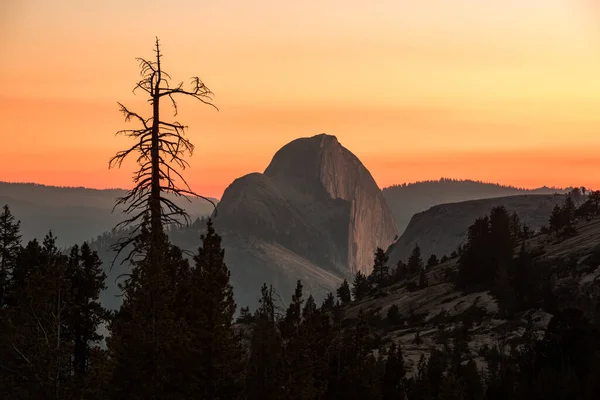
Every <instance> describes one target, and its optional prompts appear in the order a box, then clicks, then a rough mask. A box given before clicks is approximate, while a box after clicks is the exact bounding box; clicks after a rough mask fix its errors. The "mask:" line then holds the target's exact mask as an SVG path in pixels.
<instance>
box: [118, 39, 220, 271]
mask: <svg viewBox="0 0 600 400" xmlns="http://www.w3.org/2000/svg"><path fill="white" fill-rule="evenodd" d="M154 52H155V60H153V61H149V60H146V59H143V58H137V59H136V60H137V61H138V63H139V67H140V76H141V79H140V80H139V81H138V82H137V83H136V85H135V87H134V88H133V92H134V93H135V92H136V90H138V89H141V90H143V91H144V92H145V93H146V94H148V95H149V98H148V101H149V103H150V104H151V105H152V109H153V112H152V116H151V117H149V118H144V117H142V116H141V115H140V114H138V113H136V112H133V111H131V110H129V109H128V108H127V107H126V106H124V105H123V104H121V103H118V105H119V108H120V111H121V112H122V113H123V114H124V115H125V121H126V122H132V121H135V122H137V123H139V124H140V125H142V126H143V128H140V129H125V130H121V131H118V132H117V134H118V135H124V136H127V137H132V138H134V139H135V140H136V143H135V144H134V145H132V146H131V147H129V148H128V149H126V150H122V151H119V152H117V153H116V154H115V156H113V157H112V158H111V159H110V160H109V168H114V167H119V168H120V167H121V166H122V164H123V161H125V159H127V158H128V157H129V156H130V155H131V154H133V153H136V154H137V159H136V164H137V165H138V166H139V169H138V170H137V171H136V172H135V173H134V175H133V182H134V184H135V187H134V188H133V189H131V190H130V191H128V192H127V194H126V195H125V196H123V197H120V198H118V199H117V201H116V203H115V206H114V207H113V211H114V210H115V209H116V207H117V206H119V205H124V206H125V208H124V210H123V211H122V212H123V213H124V214H125V215H129V218H128V219H126V220H125V221H122V222H121V223H119V224H118V225H117V227H116V228H117V229H122V228H125V227H128V226H133V227H134V229H132V230H130V231H129V232H128V234H127V236H126V237H125V238H122V240H119V242H118V243H117V244H116V245H115V246H114V249H115V250H117V255H116V256H115V260H116V258H117V257H118V255H119V253H120V252H121V251H122V250H124V249H125V248H127V247H129V246H133V249H132V250H131V252H130V253H129V254H128V255H127V257H126V259H125V260H124V261H127V260H131V259H132V257H135V256H136V255H137V254H138V253H140V252H143V251H144V250H143V248H146V247H144V246H142V245H141V244H140V243H139V240H138V239H140V238H141V237H142V236H141V235H142V232H141V230H140V226H141V225H142V224H145V223H148V224H149V228H150V229H149V230H148V232H150V237H151V238H152V239H151V241H152V243H154V242H153V241H154V240H155V239H156V238H158V237H159V236H160V233H161V231H163V228H162V226H163V225H170V224H181V221H180V220H179V219H181V218H182V219H183V220H184V221H186V222H187V221H188V220H189V215H188V214H187V212H186V211H185V210H184V209H183V208H181V207H180V206H178V205H177V204H175V203H174V202H173V201H172V200H170V199H167V198H166V197H165V195H166V194H173V195H175V196H177V197H184V198H186V199H187V200H188V201H190V200H189V199H188V198H187V196H194V197H198V198H202V199H204V200H207V201H209V202H210V203H211V204H212V205H213V207H215V208H216V205H215V203H214V202H213V201H212V200H210V199H208V198H207V197H204V196H200V195H198V194H196V193H194V192H193V191H192V190H191V188H190V187H189V185H188V183H187V182H186V180H185V179H184V177H183V176H182V174H181V173H180V171H179V170H184V169H185V168H187V167H188V166H189V163H188V162H187V161H186V160H185V159H184V156H185V155H186V154H188V155H190V156H191V155H192V153H193V151H194V146H193V144H192V143H191V142H190V141H189V140H188V139H186V138H185V137H184V136H183V135H184V133H185V131H186V129H187V128H188V127H187V126H185V125H183V124H181V123H180V122H178V121H174V122H170V121H164V120H161V119H160V107H159V103H160V99H161V98H162V97H164V96H168V97H169V100H170V101H171V104H172V106H173V109H174V114H175V115H177V112H178V109H177V102H176V101H175V95H184V96H190V97H193V98H195V99H197V100H200V101H201V102H202V103H204V104H207V105H210V106H211V107H213V108H215V109H216V110H218V108H217V107H216V106H215V105H214V104H213V103H212V99H213V96H214V94H213V92H212V91H211V90H210V89H209V88H208V87H207V86H206V85H205V84H204V82H202V81H201V80H200V78H198V77H193V78H192V80H191V83H192V85H191V88H189V89H184V87H183V82H180V83H178V84H177V85H175V86H171V85H170V80H171V76H170V75H169V74H168V73H167V72H165V71H164V70H163V69H162V65H161V57H162V54H161V52H160V46H159V41H158V38H157V39H156V44H155V49H154ZM178 169H179V170H178ZM178 183H179V184H182V185H183V186H184V187H183V188H180V187H179V186H178ZM145 216H148V217H149V218H147V219H146V218H145ZM178 218H179V219H178ZM142 247H143V248H142ZM154 247H157V246H150V248H154ZM113 265H114V260H113Z"/></svg>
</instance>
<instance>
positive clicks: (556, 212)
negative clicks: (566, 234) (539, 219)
mask: <svg viewBox="0 0 600 400" xmlns="http://www.w3.org/2000/svg"><path fill="white" fill-rule="evenodd" d="M549 226H550V229H551V230H553V231H554V232H555V233H556V234H557V235H558V234H559V233H560V230H561V229H562V228H563V227H564V223H563V212H562V209H561V208H560V206H559V205H558V204H557V205H555V206H554V208H553V209H552V214H550V221H549Z"/></svg>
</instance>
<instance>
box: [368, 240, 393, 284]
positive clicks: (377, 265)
mask: <svg viewBox="0 0 600 400" xmlns="http://www.w3.org/2000/svg"><path fill="white" fill-rule="evenodd" d="M388 260H389V257H388V256H387V254H385V251H383V249H382V248H381V247H377V250H375V260H374V261H373V272H372V273H371V276H372V277H373V280H374V281H375V283H376V284H377V286H378V287H380V288H382V287H385V286H387V284H388V283H389V268H388V266H387V262H388Z"/></svg>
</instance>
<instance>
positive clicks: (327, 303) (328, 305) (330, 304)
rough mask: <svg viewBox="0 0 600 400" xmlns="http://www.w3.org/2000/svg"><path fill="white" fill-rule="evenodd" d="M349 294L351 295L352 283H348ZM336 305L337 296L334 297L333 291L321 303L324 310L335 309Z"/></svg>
mask: <svg viewBox="0 0 600 400" xmlns="http://www.w3.org/2000/svg"><path fill="white" fill-rule="evenodd" d="M344 281H345V279H344ZM346 285H348V282H347V281H346ZM338 290H339V289H338ZM348 296H350V285H348ZM334 307H335V297H333V293H331V292H330V293H328V294H327V296H325V300H323V304H321V310H322V311H333V308H334Z"/></svg>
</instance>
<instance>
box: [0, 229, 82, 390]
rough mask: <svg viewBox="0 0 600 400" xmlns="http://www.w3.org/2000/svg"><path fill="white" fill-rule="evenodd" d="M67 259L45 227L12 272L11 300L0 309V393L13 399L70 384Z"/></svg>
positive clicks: (64, 387) (70, 341)
mask: <svg viewBox="0 0 600 400" xmlns="http://www.w3.org/2000/svg"><path fill="white" fill-rule="evenodd" d="M66 271H67V260H66V257H65V256H64V255H62V254H61V253H60V252H59V251H58V249H57V247H56V244H55V238H54V236H53V235H52V233H51V232H50V233H49V234H48V235H47V236H46V237H45V239H44V241H43V244H42V245H41V246H40V244H39V243H38V242H37V241H35V240H34V241H31V242H29V243H28V244H27V246H26V247H25V249H24V250H23V251H22V252H20V254H19V257H18V260H17V262H16V265H15V271H14V278H15V279H14V283H15V284H14V288H13V294H14V297H13V301H14V303H12V304H11V305H10V307H9V308H8V309H7V310H5V311H4V312H3V314H4V315H5V316H6V317H7V318H6V319H5V322H7V323H6V324H3V329H2V330H3V332H2V335H1V341H2V342H3V343H1V344H0V348H1V349H2V350H0V351H2V353H0V355H2V357H1V359H2V363H3V366H4V368H2V370H3V371H2V373H3V374H4V373H7V372H8V373H9V374H10V379H2V381H4V382H0V383H2V384H3V385H4V388H3V392H5V393H11V395H12V396H13V397H15V398H24V399H25V398H27V399H42V398H48V399H62V398H66V396H67V394H68V393H69V389H70V388H71V387H72V386H71V385H72V382H71V376H72V373H71V372H72V369H71V354H72V349H73V341H72V340H71V338H70V337H69V335H68V331H66V329H65V327H66V326H68V313H67V310H68V293H69V290H70V283H71V282H70V281H69V279H67V274H66Z"/></svg>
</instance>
